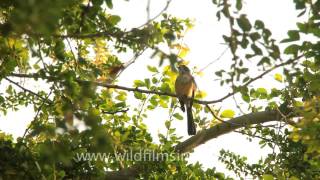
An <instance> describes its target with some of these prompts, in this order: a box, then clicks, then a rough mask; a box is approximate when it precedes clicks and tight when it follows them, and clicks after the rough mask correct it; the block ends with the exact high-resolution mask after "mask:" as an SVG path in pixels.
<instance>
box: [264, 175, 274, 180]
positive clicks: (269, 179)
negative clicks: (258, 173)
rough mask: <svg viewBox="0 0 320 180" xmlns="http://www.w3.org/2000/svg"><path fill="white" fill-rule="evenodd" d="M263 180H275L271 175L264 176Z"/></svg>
mask: <svg viewBox="0 0 320 180" xmlns="http://www.w3.org/2000/svg"><path fill="white" fill-rule="evenodd" d="M262 179H263V180H274V178H273V176H272V175H271V174H264V175H262Z"/></svg>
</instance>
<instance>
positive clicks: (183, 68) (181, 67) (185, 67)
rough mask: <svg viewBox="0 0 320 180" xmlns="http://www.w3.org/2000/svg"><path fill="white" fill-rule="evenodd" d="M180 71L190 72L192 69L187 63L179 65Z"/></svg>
mask: <svg viewBox="0 0 320 180" xmlns="http://www.w3.org/2000/svg"><path fill="white" fill-rule="evenodd" d="M178 70H179V73H190V69H189V68H188V67H187V66H186V65H180V66H178Z"/></svg>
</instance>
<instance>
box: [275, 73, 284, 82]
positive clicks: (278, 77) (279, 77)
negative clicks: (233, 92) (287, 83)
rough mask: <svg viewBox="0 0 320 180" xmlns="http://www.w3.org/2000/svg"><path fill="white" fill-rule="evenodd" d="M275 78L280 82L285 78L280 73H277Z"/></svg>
mask: <svg viewBox="0 0 320 180" xmlns="http://www.w3.org/2000/svg"><path fill="white" fill-rule="evenodd" d="M274 79H275V80H277V81H279V82H282V80H283V78H282V75H281V74H279V73H276V74H275V75H274Z"/></svg>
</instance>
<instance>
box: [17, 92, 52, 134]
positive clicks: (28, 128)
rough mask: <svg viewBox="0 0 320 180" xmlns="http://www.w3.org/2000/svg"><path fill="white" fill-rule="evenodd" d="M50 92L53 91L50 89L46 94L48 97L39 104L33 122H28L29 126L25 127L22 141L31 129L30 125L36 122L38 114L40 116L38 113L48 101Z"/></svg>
mask: <svg viewBox="0 0 320 180" xmlns="http://www.w3.org/2000/svg"><path fill="white" fill-rule="evenodd" d="M52 91H53V88H51V90H50V92H49V93H48V95H47V97H46V98H45V100H44V101H42V103H41V104H40V106H39V107H38V110H37V113H36V115H35V116H34V118H33V120H32V121H31V122H30V124H29V126H28V127H27V129H26V130H25V131H24V133H23V136H22V139H24V138H25V137H26V135H27V133H28V131H29V130H30V128H31V127H32V124H33V123H34V122H35V121H36V120H37V118H38V116H39V114H40V111H41V109H42V107H43V105H44V104H45V102H46V101H47V100H49V96H50V95H51V93H52Z"/></svg>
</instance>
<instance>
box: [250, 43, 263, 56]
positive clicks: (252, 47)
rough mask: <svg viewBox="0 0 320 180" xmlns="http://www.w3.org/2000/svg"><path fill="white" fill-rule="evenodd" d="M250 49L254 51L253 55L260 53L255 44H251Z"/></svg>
mask: <svg viewBox="0 0 320 180" xmlns="http://www.w3.org/2000/svg"><path fill="white" fill-rule="evenodd" d="M251 49H252V50H253V51H254V53H255V55H262V51H261V49H260V48H259V47H258V46H257V45H255V44H251Z"/></svg>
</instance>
